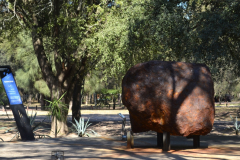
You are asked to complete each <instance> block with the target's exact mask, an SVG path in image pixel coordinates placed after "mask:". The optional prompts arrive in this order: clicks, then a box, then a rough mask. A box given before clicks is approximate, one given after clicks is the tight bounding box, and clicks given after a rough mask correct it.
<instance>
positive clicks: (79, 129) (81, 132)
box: [71, 118, 97, 137]
mask: <svg viewBox="0 0 240 160" xmlns="http://www.w3.org/2000/svg"><path fill="white" fill-rule="evenodd" d="M74 120H75V123H76V124H74V123H72V122H71V123H72V124H73V126H74V128H75V129H76V133H77V135H78V136H79V137H84V136H85V135H86V136H88V137H90V135H89V133H87V132H86V130H87V128H88V127H89V126H90V125H91V124H92V123H88V122H89V118H88V121H87V122H86V123H84V118H80V119H79V122H78V121H77V120H76V119H75V118H74ZM88 130H90V131H91V132H92V133H94V134H97V133H96V132H94V131H93V130H92V129H88Z"/></svg>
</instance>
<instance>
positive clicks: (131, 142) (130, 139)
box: [127, 131, 134, 149]
mask: <svg viewBox="0 0 240 160" xmlns="http://www.w3.org/2000/svg"><path fill="white" fill-rule="evenodd" d="M133 145H134V139H133V134H132V131H128V132H127V148H128V149H129V148H133Z"/></svg>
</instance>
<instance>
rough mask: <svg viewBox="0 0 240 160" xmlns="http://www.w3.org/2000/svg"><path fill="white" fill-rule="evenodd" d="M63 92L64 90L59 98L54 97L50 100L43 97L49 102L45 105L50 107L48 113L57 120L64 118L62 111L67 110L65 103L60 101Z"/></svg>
mask: <svg viewBox="0 0 240 160" xmlns="http://www.w3.org/2000/svg"><path fill="white" fill-rule="evenodd" d="M65 94H66V92H65V93H64V94H63V95H62V96H61V97H60V98H59V99H56V98H54V99H53V100H52V101H49V100H46V99H45V101H47V102H49V106H47V107H48V108H50V111H49V112H50V113H49V114H50V115H51V116H52V117H56V118H57V120H59V121H64V120H65V119H64V118H65V116H64V113H65V112H66V111H67V110H68V108H67V107H66V106H67V105H66V104H64V103H63V102H62V101H61V99H62V98H63V96H64V95H65Z"/></svg>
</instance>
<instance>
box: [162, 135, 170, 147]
mask: <svg viewBox="0 0 240 160" xmlns="http://www.w3.org/2000/svg"><path fill="white" fill-rule="evenodd" d="M169 150H170V133H169V132H163V151H169Z"/></svg>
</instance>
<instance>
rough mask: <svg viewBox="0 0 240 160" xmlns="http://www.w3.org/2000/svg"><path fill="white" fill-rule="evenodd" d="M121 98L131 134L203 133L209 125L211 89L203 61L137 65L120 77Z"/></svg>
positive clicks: (212, 105)
mask: <svg viewBox="0 0 240 160" xmlns="http://www.w3.org/2000/svg"><path fill="white" fill-rule="evenodd" d="M122 101H123V104H124V105H125V106H126V107H127V108H128V110H129V114H130V120H131V127H132V131H133V132H134V133H138V132H144V131H149V130H153V131H156V132H160V133H162V132H170V134H171V135H178V136H191V135H206V134H208V133H209V132H210V131H211V130H212V127H213V122H214V115H215V106H214V88H213V81H212V78H211V73H210V71H209V69H208V67H207V66H206V65H204V64H190V63H183V62H163V61H149V62H146V63H140V64H137V65H135V66H133V67H132V68H130V69H129V70H128V72H127V73H126V75H125V77H124V78H123V80H122Z"/></svg>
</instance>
